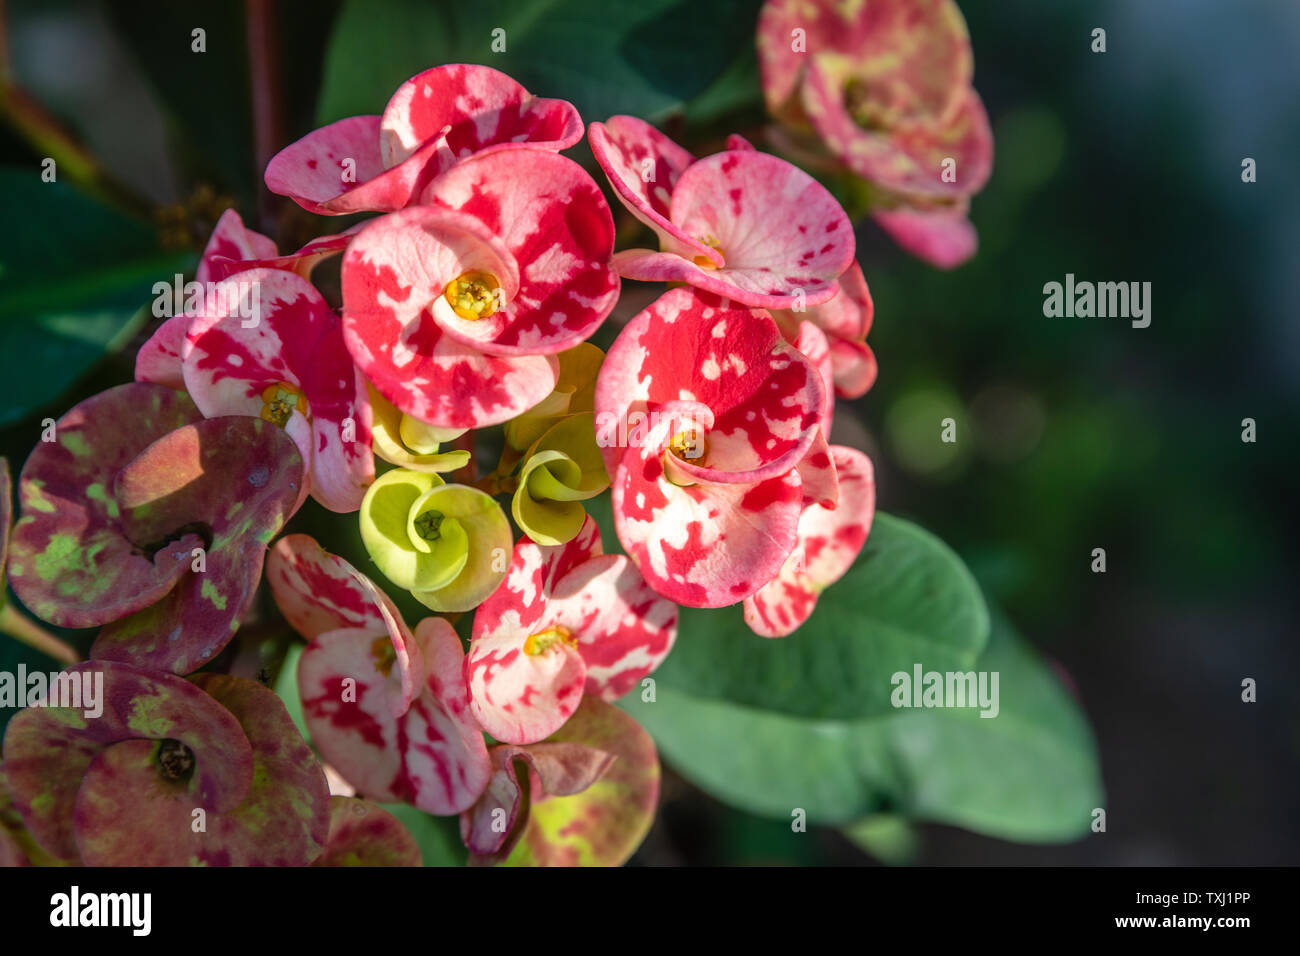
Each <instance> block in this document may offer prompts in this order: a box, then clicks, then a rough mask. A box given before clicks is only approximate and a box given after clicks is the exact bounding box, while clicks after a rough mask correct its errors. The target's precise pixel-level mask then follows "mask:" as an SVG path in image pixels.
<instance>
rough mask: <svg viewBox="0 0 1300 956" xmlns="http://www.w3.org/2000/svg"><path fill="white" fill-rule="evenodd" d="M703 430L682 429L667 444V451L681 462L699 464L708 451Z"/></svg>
mask: <svg viewBox="0 0 1300 956" xmlns="http://www.w3.org/2000/svg"><path fill="white" fill-rule="evenodd" d="M708 447H709V446H708V441H707V440H706V439H705V437H704V429H703V428H683V429H682V430H681V431H679V432H678V433H677V434H676V435H674V436H673V437H672V438H671V439H670V440H669V442H668V450H669V451H670V452H672V453H673V454H674V455H676V456H677V457H678V458H680V459H681V460H682V461H689V462H694V463H695V464H699V463H700V462H701V460H702V459H703V458H704V453H705V452H706V451H708Z"/></svg>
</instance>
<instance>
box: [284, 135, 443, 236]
mask: <svg viewBox="0 0 1300 956" xmlns="http://www.w3.org/2000/svg"><path fill="white" fill-rule="evenodd" d="M450 163H451V156H450V154H449V153H448V152H447V149H446V147H445V146H444V145H443V144H442V142H441V140H440V139H432V140H430V141H429V142H427V143H425V144H424V145H423V146H421V147H420V148H419V149H418V150H416V151H415V153H413V154H412V155H411V156H410V157H409V158H408V159H406V160H405V161H404V162H401V163H398V164H397V165H396V166H394V167H393V168H391V169H388V168H386V167H385V165H384V161H383V156H382V154H381V152H380V117H378V116H353V117H350V118H348V119H342V120H339V121H338V122H336V123H331V124H330V125H328V126H323V127H321V128H320V129H317V130H313V131H312V132H310V133H308V134H307V135H306V136H304V137H303V138H302V139H300V140H298V141H297V142H296V143H291V144H290V145H288V146H286V147H285V148H284V149H282V150H280V152H278V153H276V154H275V156H273V157H272V158H271V161H270V162H269V163H267V166H266V176H265V179H266V188H267V189H269V190H270V191H271V192H273V193H276V194H277V195H280V196H288V197H289V198H290V199H292V200H293V201H294V202H296V203H297V204H298V205H299V206H302V208H303V209H306V210H307V211H308V212H314V213H319V214H320V215H322V216H342V215H346V214H348V213H354V212H389V211H391V210H394V209H401V208H402V207H403V206H405V205H407V203H409V202H410V201H411V199H412V198H413V197H414V196H415V195H417V194H418V193H419V191H420V189H422V188H423V187H424V185H425V184H426V183H427V182H428V181H429V179H431V178H432V177H433V176H436V175H437V174H438V173H440V172H442V171H443V170H444V169H446V168H447V166H448V165H450Z"/></svg>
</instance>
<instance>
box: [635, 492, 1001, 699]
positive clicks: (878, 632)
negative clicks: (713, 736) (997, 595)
mask: <svg viewBox="0 0 1300 956" xmlns="http://www.w3.org/2000/svg"><path fill="white" fill-rule="evenodd" d="M988 630H989V618H988V610H987V609H986V608H985V605H984V598H983V597H982V596H981V595H980V591H979V586H978V585H977V584H976V583H975V580H974V579H973V578H972V577H971V575H970V572H969V571H967V570H966V566H965V565H964V564H962V562H961V560H960V559H959V558H958V557H957V555H955V554H953V552H952V551H951V549H949V548H948V546H947V545H945V544H944V543H943V542H942V541H940V540H939V539H938V538H936V537H934V536H933V535H932V534H930V533H929V532H927V531H924V530H922V529H921V528H918V527H917V526H916V525H914V524H910V523H909V522H906V521H902V520H900V519H898V518H894V517H892V516H890V515H886V514H878V515H876V519H875V523H874V526H873V527H872V529H871V536H870V537H869V538H868V539H867V543H866V546H865V547H864V548H863V549H862V554H861V555H860V556H859V558H858V560H857V562H856V563H855V564H854V566H853V567H852V568H851V569H850V570H849V573H848V574H846V575H845V576H844V577H843V578H842V579H840V581H839V582H837V583H836V584H835V585H833V586H832V587H831V588H829V589H828V590H827V591H826V592H825V593H824V594H823V595H822V596H821V599H820V600H819V601H818V603H817V609H816V610H815V611H814V612H813V615H812V617H811V618H810V619H809V621H808V622H807V623H806V624H805V625H804V626H803V627H801V628H800V629H799V630H798V631H796V632H795V633H794V634H792V635H790V636H789V637H786V638H781V639H776V640H764V639H762V638H759V637H756V636H755V635H754V632H753V631H751V630H750V629H749V626H748V625H747V624H746V623H745V620H744V616H743V614H742V612H741V608H740V607H730V608H724V609H721V610H699V609H695V608H683V609H682V614H681V627H680V631H679V636H678V640H677V644H676V646H675V647H674V648H673V652H672V654H670V655H669V657H668V660H667V661H665V662H664V664H663V666H662V667H661V668H660V669H659V671H658V673H657V674H656V678H657V679H658V680H659V681H660V682H661V683H663V684H666V685H668V686H670V687H672V688H673V689H674V690H680V691H685V692H687V693H689V694H691V695H693V696H695V697H702V698H708V699H723V700H727V701H730V702H732V703H736V704H742V705H746V706H749V707H754V708H758V709H761V710H769V711H777V712H780V713H783V714H790V715H793V716H799V717H839V718H853V717H866V716H871V715H873V714H881V713H887V712H889V711H890V709H891V705H890V702H889V697H890V693H891V691H892V687H891V686H890V682H889V678H890V675H891V674H894V673H895V672H897V671H906V672H908V673H911V671H912V668H913V666H914V665H916V664H920V665H922V667H923V668H924V669H925V670H938V671H949V670H960V671H964V670H968V669H969V668H970V667H971V665H972V664H974V662H975V658H976V657H977V656H978V655H979V652H980V651H981V650H982V649H983V647H984V642H985V640H986V638H987V636H988Z"/></svg>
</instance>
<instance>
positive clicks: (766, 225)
mask: <svg viewBox="0 0 1300 956" xmlns="http://www.w3.org/2000/svg"><path fill="white" fill-rule="evenodd" d="M589 139H590V141H591V149H592V152H593V153H594V154H595V156H596V160H597V162H599V163H600V165H601V168H602V169H604V171H605V175H606V176H608V177H609V181H610V184H611V185H612V186H613V187H614V191H615V192H616V193H617V194H618V197H619V199H620V200H622V202H623V205H625V206H626V207H627V208H628V210H629V211H630V212H631V213H632V214H633V215H634V216H636V217H637V218H638V219H640V220H641V221H642V222H643V223H645V224H646V225H647V226H649V227H650V228H651V229H653V230H654V231H655V233H656V234H658V236H659V246H660V248H659V251H657V252H656V251H653V250H649V249H628V250H624V251H622V252H620V253H618V255H616V256H615V257H614V266H615V268H617V269H618V272H619V275H621V276H623V277H625V278H628V279H641V280H644V281H650V282H686V283H689V284H690V285H693V286H696V287H697V288H700V289H704V290H706V291H708V292H713V293H716V294H718V295H721V296H725V297H728V298H730V299H733V300H735V301H736V302H740V303H744V304H746V305H753V306H762V307H764V308H771V309H789V308H795V307H796V306H797V307H803V306H804V305H815V304H817V303H819V302H825V301H826V300H828V299H830V298H831V297H832V296H834V295H835V292H836V289H837V288H838V287H837V285H836V281H835V280H836V279H837V278H838V277H839V275H840V273H842V272H843V271H844V270H845V269H847V268H848V267H849V265H850V263H852V262H853V252H854V239H853V229H852V227H851V226H850V224H849V220H848V217H847V216H846V215H845V214H844V210H843V209H842V208H840V204H839V203H838V202H836V201H835V198H834V197H833V196H832V195H831V194H830V193H829V192H827V190H826V188H825V187H823V186H822V185H821V184H820V183H818V182H817V181H816V180H815V179H813V178H812V177H811V176H809V175H808V174H807V173H805V172H804V171H803V170H801V169H799V168H798V167H797V166H792V165H791V164H790V163H787V162H786V161H785V160H783V159H780V158H779V157H776V156H772V155H769V154H767V153H760V152H757V151H756V150H754V149H752V148H732V149H728V150H726V151H724V152H721V153H715V154H713V155H712V156H706V157H704V158H703V159H698V160H697V159H695V157H693V156H692V155H691V154H690V153H688V152H687V151H686V150H684V149H682V148H681V147H680V146H678V145H677V144H676V143H674V142H673V141H672V140H670V139H669V138H668V137H666V136H664V134H662V133H660V132H659V131H658V130H656V129H655V128H654V127H653V126H651V125H650V124H648V123H646V122H645V121H643V120H639V119H637V118H635V117H632V116H614V117H612V118H610V119H609V120H608V121H606V122H605V123H592V124H591V129H590V131H589ZM742 144H743V146H744V147H748V144H747V143H744V142H743V140H742V141H737V142H733V143H732V144H730V145H732V146H734V147H739V146H742Z"/></svg>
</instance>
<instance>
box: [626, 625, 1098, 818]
mask: <svg viewBox="0 0 1300 956" xmlns="http://www.w3.org/2000/svg"><path fill="white" fill-rule="evenodd" d="M756 640H757V639H756ZM787 640H788V638H787ZM975 669H976V670H982V671H996V672H998V674H999V699H1000V700H999V702H1000V711H999V713H998V715H997V716H996V717H993V718H984V717H981V716H980V714H979V711H978V710H977V709H974V708H951V709H930V710H910V709H909V710H898V711H895V712H892V713H889V714H885V715H880V716H875V717H868V718H862V719H856V720H833V719H821V720H816V719H809V718H805V717H798V716H792V715H790V714H788V713H782V712H779V711H774V710H762V709H758V708H756V707H749V706H742V705H739V704H736V703H733V702H730V701H725V700H716V699H715V700H710V699H707V698H703V697H698V696H694V695H692V694H690V693H687V692H685V691H682V690H678V689H677V688H675V687H673V686H671V685H670V684H669V683H668V682H667V681H660V682H659V684H658V687H657V693H656V700H655V701H654V702H647V701H645V700H644V699H643V698H642V696H641V695H640V694H638V693H633V694H629V695H628V696H627V697H626V698H624V700H623V701H622V702H621V705H622V706H623V707H624V708H625V709H627V711H628V712H629V713H631V714H632V715H633V716H634V717H636V718H637V720H639V721H641V723H642V724H643V725H644V726H645V727H646V728H647V729H648V730H649V731H650V733H651V734H652V735H653V736H654V738H655V742H656V743H657V744H658V746H659V748H660V752H661V753H662V755H663V757H664V759H665V760H666V761H667V762H668V763H669V764H671V765H672V766H673V767H675V768H676V769H677V770H678V771H679V772H680V773H682V774H683V775H684V776H685V777H687V778H688V779H689V780H691V781H692V782H694V783H695V784H696V785H698V786H700V787H701V788H703V789H704V790H706V791H708V792H709V793H711V794H713V795H714V796H716V797H718V798H719V799H721V800H723V801H725V802H727V803H730V804H732V805H733V806H737V807H740V808H742V809H745V810H749V811H751V812H754V813H758V814H762V815H765V816H772V817H776V818H778V819H786V820H789V819H792V814H793V813H794V811H795V810H796V809H802V810H804V811H806V812H807V814H808V819H809V820H811V821H814V822H819V823H826V824H836V825H843V824H848V823H851V822H854V821H857V820H860V819H861V818H863V817H865V816H867V815H869V814H872V813H878V812H889V813H895V814H900V815H902V816H905V817H908V818H911V819H917V820H928V821H935V822H940V823H949V824H954V825H957V826H962V827H966V828H968V829H971V830H975V831H977V832H980V833H986V834H990V835H993V836H998V837H1003V838H1005V839H1011V840H1021V841H1058V840H1067V839H1071V838H1075V837H1078V836H1080V835H1082V834H1084V833H1086V832H1087V830H1088V827H1089V824H1090V822H1091V812H1092V810H1093V808H1095V807H1098V806H1100V805H1101V803H1102V794H1101V784H1100V779H1099V775H1098V770H1097V763H1096V755H1095V750H1094V746H1093V741H1092V737H1091V734H1090V732H1089V730H1088V726H1087V723H1086V721H1085V720H1084V718H1083V715H1082V714H1081V712H1080V710H1079V708H1078V706H1077V705H1076V703H1075V702H1074V700H1073V699H1072V698H1071V697H1070V695H1069V693H1068V692H1067V691H1066V690H1065V688H1064V687H1063V686H1062V685H1061V683H1060V682H1059V681H1058V680H1057V679H1056V677H1055V676H1054V675H1053V674H1052V673H1051V671H1050V670H1049V669H1048V668H1047V667H1046V666H1045V665H1044V664H1043V662H1042V661H1041V660H1040V659H1039V658H1038V656H1037V655H1036V654H1035V653H1034V652H1033V651H1032V650H1031V649H1029V648H1028V647H1027V646H1026V645H1025V644H1024V643H1023V642H1022V641H1021V640H1020V639H1019V638H1017V637H1016V636H1015V634H1014V633H1013V632H1012V631H1011V629H1010V627H1009V626H1008V625H1006V624H1005V622H1000V621H999V622H996V623H995V626H994V627H993V629H992V633H991V636H990V639H989V644H988V647H987V649H986V650H985V652H984V654H982V655H981V656H980V658H979V661H978V662H977V664H976V668H975ZM882 679H887V678H883V677H882Z"/></svg>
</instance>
